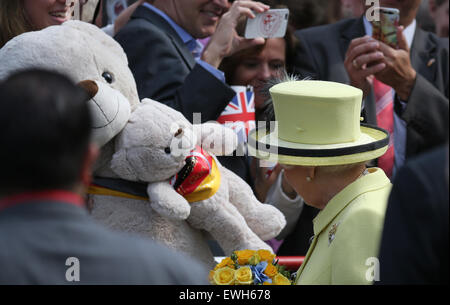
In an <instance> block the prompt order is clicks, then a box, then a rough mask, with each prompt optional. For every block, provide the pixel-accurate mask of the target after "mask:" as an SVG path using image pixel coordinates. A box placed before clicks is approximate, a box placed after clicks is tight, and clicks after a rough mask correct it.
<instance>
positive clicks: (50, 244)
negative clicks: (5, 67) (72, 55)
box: [0, 70, 208, 284]
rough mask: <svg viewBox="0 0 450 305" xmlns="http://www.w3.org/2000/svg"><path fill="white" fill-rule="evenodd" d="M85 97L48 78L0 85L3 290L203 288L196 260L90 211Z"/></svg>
mask: <svg viewBox="0 0 450 305" xmlns="http://www.w3.org/2000/svg"><path fill="white" fill-rule="evenodd" d="M87 99H88V98H87V95H86V94H85V93H84V92H83V91H82V89H80V88H78V87H76V86H75V85H74V84H72V83H71V81H70V80H69V79H67V78H66V77H64V76H62V75H59V74H56V73H53V72H46V71H39V70H33V71H24V72H20V73H18V74H16V75H13V76H11V77H9V78H8V79H7V80H5V81H4V82H3V83H0V100H1V101H2V111H0V138H1V139H2V149H0V159H1V160H2V162H3V163H2V172H1V175H0V266H1V267H0V269H1V271H0V284H72V283H74V284H206V283H207V276H208V274H207V270H206V269H204V267H203V266H201V265H199V264H198V263H197V262H194V261H192V260H190V259H188V258H185V257H182V256H181V255H178V254H176V253H173V252H172V251H170V250H169V249H166V248H164V247H163V246H160V245H157V244H155V243H153V242H151V241H149V240H144V239H140V238H137V237H133V236H131V235H130V236H128V235H125V234H122V233H115V232H112V231H109V230H107V229H106V228H104V227H102V226H100V225H99V224H96V223H95V222H94V221H93V219H92V218H91V217H90V215H89V214H88V211H87V209H86V208H85V203H84V199H83V196H84V194H85V190H86V187H87V185H89V181H90V170H91V165H92V164H93V162H94V160H95V158H96V155H97V154H98V149H97V148H96V147H95V146H94V145H93V144H91V143H90V140H89V138H90V131H91V127H90V126H91V118H90V113H89V111H88V106H87V103H86V101H87Z"/></svg>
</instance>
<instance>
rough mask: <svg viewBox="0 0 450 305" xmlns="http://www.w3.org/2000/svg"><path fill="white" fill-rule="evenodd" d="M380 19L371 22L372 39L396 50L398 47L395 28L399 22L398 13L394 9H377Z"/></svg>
mask: <svg viewBox="0 0 450 305" xmlns="http://www.w3.org/2000/svg"><path fill="white" fill-rule="evenodd" d="M379 13H380V14H379V16H380V19H379V20H376V21H373V22H372V25H373V33H372V37H373V38H375V39H377V40H379V41H382V42H384V43H385V44H387V45H389V46H391V47H393V48H396V47H397V46H398V40H397V27H398V26H399V22H400V11H399V10H398V9H394V8H386V7H380V8H379Z"/></svg>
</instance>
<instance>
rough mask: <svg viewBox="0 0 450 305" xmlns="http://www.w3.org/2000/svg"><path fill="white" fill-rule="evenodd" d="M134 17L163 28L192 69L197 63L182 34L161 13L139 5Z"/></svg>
mask: <svg viewBox="0 0 450 305" xmlns="http://www.w3.org/2000/svg"><path fill="white" fill-rule="evenodd" d="M131 18H132V19H139V18H140V19H145V20H147V21H148V22H151V23H152V24H154V25H155V26H156V27H157V28H158V29H161V30H162V31H163V32H164V33H165V34H166V35H167V37H169V39H170V40H171V41H172V43H173V45H174V47H175V48H176V50H177V52H178V53H179V54H180V56H181V58H183V60H184V62H185V63H186V65H187V66H188V67H189V69H190V70H192V69H193V68H194V66H195V64H196V61H195V59H194V56H193V55H192V53H191V52H190V51H189V49H188V48H187V46H186V45H185V44H184V43H183V41H182V40H181V38H180V36H179V35H178V34H177V32H176V31H175V30H174V29H173V28H172V26H171V25H170V24H169V23H168V22H167V21H166V20H165V19H164V18H163V17H161V16H160V15H158V14H156V13H155V12H153V11H152V10H150V9H148V8H146V7H144V6H139V7H138V8H137V9H136V11H135V12H134V13H133V15H132V17H131Z"/></svg>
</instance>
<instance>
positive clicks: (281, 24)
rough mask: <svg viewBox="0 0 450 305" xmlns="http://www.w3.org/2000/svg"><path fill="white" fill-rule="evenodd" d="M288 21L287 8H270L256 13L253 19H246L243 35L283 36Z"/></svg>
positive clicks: (246, 36)
mask: <svg viewBox="0 0 450 305" xmlns="http://www.w3.org/2000/svg"><path fill="white" fill-rule="evenodd" d="M288 21H289V9H287V8H282V9H270V10H268V11H266V12H264V13H260V14H257V15H256V17H255V18H253V19H250V18H249V19H247V24H246V27H245V34H244V37H245V38H247V39H253V38H259V37H262V38H278V37H284V35H285V34H286V29H287V25H288Z"/></svg>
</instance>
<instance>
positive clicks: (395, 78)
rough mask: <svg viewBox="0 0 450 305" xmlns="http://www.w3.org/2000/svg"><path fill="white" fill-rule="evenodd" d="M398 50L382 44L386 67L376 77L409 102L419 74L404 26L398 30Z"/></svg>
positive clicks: (381, 48)
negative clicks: (412, 60) (412, 58)
mask: <svg viewBox="0 0 450 305" xmlns="http://www.w3.org/2000/svg"><path fill="white" fill-rule="evenodd" d="M397 39H398V49H393V48H391V47H390V46H388V45H386V44H384V43H383V42H380V51H381V52H382V53H383V55H384V56H383V62H384V64H385V65H386V67H385V68H384V69H383V70H382V71H380V72H378V73H376V74H375V77H376V78H377V79H378V80H379V81H381V82H383V83H385V84H386V85H388V86H390V87H392V88H393V89H394V90H395V92H396V93H397V95H398V97H399V98H400V99H401V100H402V101H405V102H406V101H408V99H409V96H410V94H411V90H412V88H413V87H414V83H415V81H416V76H417V72H416V71H415V70H414V68H413V67H412V65H411V60H410V51H409V47H408V42H407V41H406V38H405V36H404V35H403V26H400V27H398V28H397Z"/></svg>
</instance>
